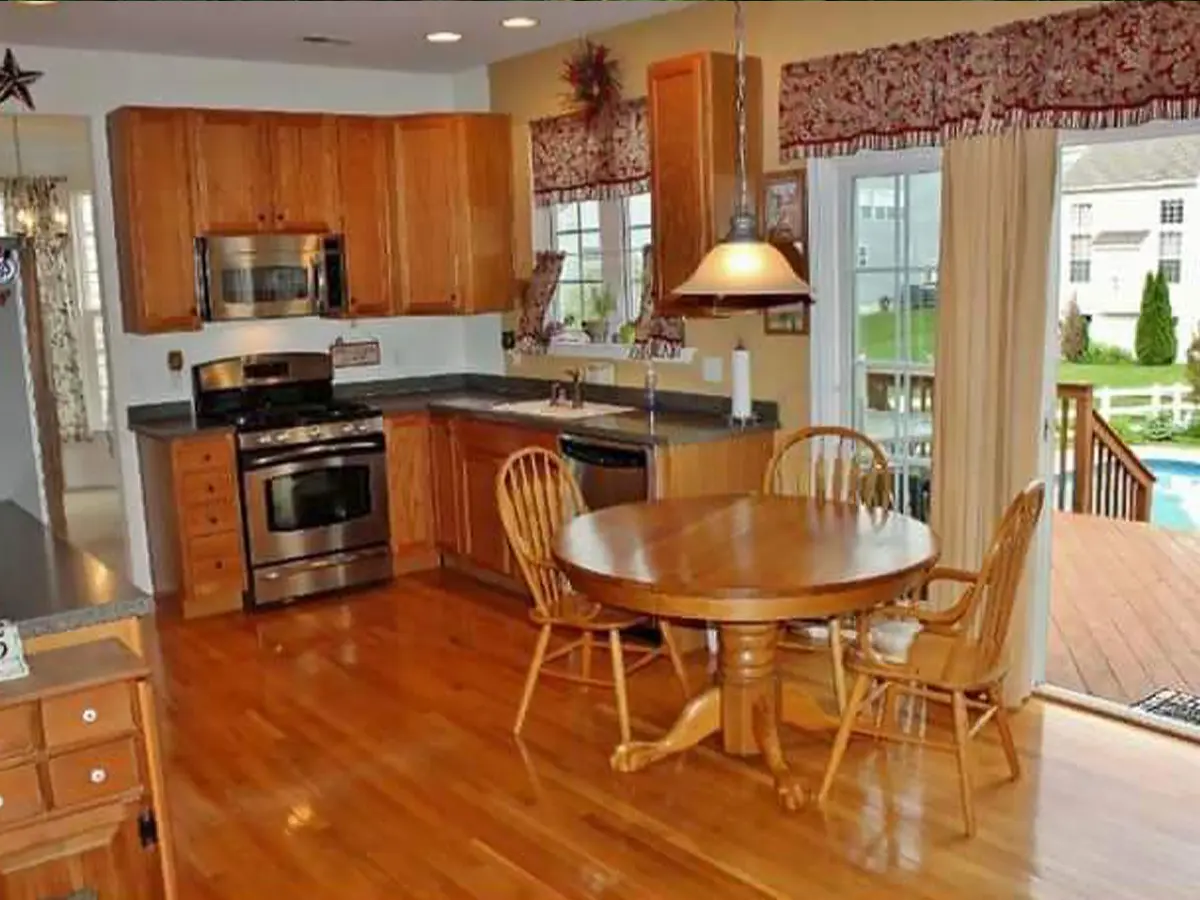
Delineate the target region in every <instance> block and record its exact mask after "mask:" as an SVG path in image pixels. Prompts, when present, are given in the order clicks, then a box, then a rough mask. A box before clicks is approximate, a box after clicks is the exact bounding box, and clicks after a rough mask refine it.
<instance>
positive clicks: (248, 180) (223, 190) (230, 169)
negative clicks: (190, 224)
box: [192, 109, 272, 234]
mask: <svg viewBox="0 0 1200 900" xmlns="http://www.w3.org/2000/svg"><path fill="white" fill-rule="evenodd" d="M263 120H264V116H263V114H262V113H257V112H241V111H229V110H209V109H205V110H196V111H194V112H193V113H192V146H193V148H194V152H195V173H194V175H195V202H196V226H197V228H196V230H197V232H198V233H200V234H210V233H233V234H245V233H249V232H254V231H267V230H270V227H271V219H272V212H271V200H272V197H271V194H272V191H271V162H270V159H269V158H268V155H267V143H266V139H265V136H264V134H263Z"/></svg>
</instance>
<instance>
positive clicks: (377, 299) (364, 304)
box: [337, 116, 396, 317]
mask: <svg viewBox="0 0 1200 900" xmlns="http://www.w3.org/2000/svg"><path fill="white" fill-rule="evenodd" d="M393 127H394V126H393V125H392V123H391V122H390V121H388V120H386V119H371V118H367V117H365V116H345V117H342V118H341V119H339V120H338V124H337V130H338V166H339V170H340V171H339V176H340V177H339V181H340V188H341V206H342V209H341V220H342V221H341V232H342V234H343V235H344V236H345V239H346V246H345V254H346V277H347V281H348V286H349V290H348V294H347V299H348V302H349V310H350V315H352V316H359V317H366V316H390V315H393V314H394V313H395V311H396V310H395V303H394V294H393V290H392V281H393V278H392V269H393V263H392V227H393V226H392V223H393V218H394V217H393V215H392V206H393V197H392V194H391V191H389V190H387V188H386V185H388V184H389V183H391V181H392V179H393V172H394V171H395V167H394V164H393V162H392V130H393Z"/></svg>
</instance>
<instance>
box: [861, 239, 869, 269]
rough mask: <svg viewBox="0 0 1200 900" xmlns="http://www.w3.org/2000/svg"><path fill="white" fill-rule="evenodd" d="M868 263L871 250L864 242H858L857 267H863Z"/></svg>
mask: <svg viewBox="0 0 1200 900" xmlns="http://www.w3.org/2000/svg"><path fill="white" fill-rule="evenodd" d="M870 264H871V251H870V250H869V249H868V248H867V245H866V244H859V245H858V267H859V268H860V269H865V268H866V267H867V266H869V265H870Z"/></svg>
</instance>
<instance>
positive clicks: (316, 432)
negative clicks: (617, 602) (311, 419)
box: [308, 425, 321, 438]
mask: <svg viewBox="0 0 1200 900" xmlns="http://www.w3.org/2000/svg"><path fill="white" fill-rule="evenodd" d="M308 436H309V437H314V438H316V437H320V436H321V426H320V425H310V426H308Z"/></svg>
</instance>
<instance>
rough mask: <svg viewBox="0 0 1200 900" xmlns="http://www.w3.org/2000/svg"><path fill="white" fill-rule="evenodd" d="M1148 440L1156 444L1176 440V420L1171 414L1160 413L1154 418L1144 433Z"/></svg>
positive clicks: (1147, 423) (1148, 423)
mask: <svg viewBox="0 0 1200 900" xmlns="http://www.w3.org/2000/svg"><path fill="white" fill-rule="evenodd" d="M1142 433H1143V434H1144V435H1145V437H1146V440H1148V441H1150V442H1151V443H1154V444H1164V443H1166V442H1168V441H1172V440H1174V439H1175V420H1174V419H1172V418H1171V414H1170V413H1169V412H1160V413H1159V414H1158V415H1156V416H1152V417H1151V418H1150V420H1149V421H1148V422H1146V427H1145V429H1144V430H1143V431H1142Z"/></svg>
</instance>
